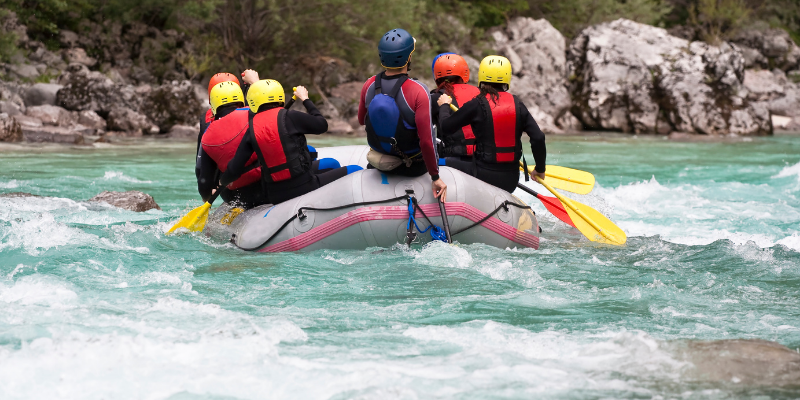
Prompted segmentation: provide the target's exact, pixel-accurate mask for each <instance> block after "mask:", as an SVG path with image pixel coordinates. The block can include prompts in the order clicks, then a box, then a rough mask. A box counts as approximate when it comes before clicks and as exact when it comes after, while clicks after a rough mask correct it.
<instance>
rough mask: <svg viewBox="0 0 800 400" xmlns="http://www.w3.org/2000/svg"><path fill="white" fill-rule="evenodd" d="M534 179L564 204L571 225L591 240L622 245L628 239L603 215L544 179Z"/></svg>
mask: <svg viewBox="0 0 800 400" xmlns="http://www.w3.org/2000/svg"><path fill="white" fill-rule="evenodd" d="M536 181H537V182H539V183H540V184H541V185H542V186H544V187H545V188H547V190H549V191H550V193H552V194H553V195H554V196H556V197H557V198H558V200H560V201H561V203H562V204H563V205H564V206H566V208H565V210H566V211H567V215H568V216H569V218H570V219H571V220H572V222H573V224H572V226H574V227H576V228H578V230H579V231H580V232H581V233H582V234H583V236H586V238H588V239H589V240H591V241H593V242H600V243H606V244H612V245H615V246H622V245H624V244H625V242H627V241H628V236H627V235H625V232H623V231H622V229H620V228H619V227H618V226H617V225H615V224H614V223H613V222H611V220H609V219H608V218H606V216H605V215H603V214H600V212H599V211H597V210H595V209H594V208H591V207H589V206H587V205H585V204H581V203H579V202H577V201H575V200H571V199H569V198H566V197H564V196H562V195H560V194H558V192H556V191H555V189H553V187H552V186H550V185H549V184H547V183H546V182H545V181H544V180H542V179H541V178H539V177H538V176H537V177H536Z"/></svg>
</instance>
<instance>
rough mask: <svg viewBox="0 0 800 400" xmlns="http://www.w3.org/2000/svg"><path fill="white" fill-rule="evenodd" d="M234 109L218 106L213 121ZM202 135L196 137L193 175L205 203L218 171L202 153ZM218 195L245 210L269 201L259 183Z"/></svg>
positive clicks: (215, 183)
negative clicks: (196, 144)
mask: <svg viewBox="0 0 800 400" xmlns="http://www.w3.org/2000/svg"><path fill="white" fill-rule="evenodd" d="M236 108H237V105H235V104H230V105H224V106H220V107H219V108H218V109H217V114H216V115H215V116H214V120H215V121H216V120H218V119H220V118H224V117H226V116H227V115H229V114H230V113H232V112H234V111H236ZM202 133H205V129H203V130H202V131H201V135H200V136H199V137H198V148H197V163H196V165H195V174H196V175H197V191H198V192H199V193H200V196H201V197H202V198H203V201H207V200H208V199H209V198H210V197H211V192H212V190H214V189H216V187H217V183H218V182H219V173H220V171H219V168H218V167H217V163H216V161H214V159H213V158H211V157H210V156H209V155H208V154H206V153H205V152H204V151H203V146H202V144H201V142H202V138H203V136H202ZM226 186H227V184H226ZM219 195H220V197H222V200H223V201H225V202H226V203H231V204H235V205H236V206H239V207H242V208H245V209H248V208H253V207H256V206H260V205H262V204H266V203H267V202H268V201H269V200H268V197H267V195H266V194H265V193H264V189H263V187H262V185H261V184H260V183H255V184H250V185H247V186H245V187H241V188H238V189H236V190H230V189H227V188H224V189H222V192H221V193H220V194H219Z"/></svg>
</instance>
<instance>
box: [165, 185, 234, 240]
mask: <svg viewBox="0 0 800 400" xmlns="http://www.w3.org/2000/svg"><path fill="white" fill-rule="evenodd" d="M220 192H222V190H220V188H219V187H217V190H216V192H215V193H214V194H212V195H211V197H210V198H209V199H208V201H207V202H205V204H203V205H202V206H200V207H197V208H195V209H194V210H192V211H189V213H188V214H186V215H184V216H183V218H181V219H180V220H179V221H178V222H177V223H176V224H175V225H173V226H172V228H170V229H169V230H168V231H167V235H170V234H172V233H173V232H175V231H176V230H178V229H180V228H186V229H188V230H189V231H190V232H200V231H202V230H203V228H204V227H205V226H206V221H207V220H208V210H209V209H211V204H213V203H214V200H216V199H217V197H218V196H219V194H220Z"/></svg>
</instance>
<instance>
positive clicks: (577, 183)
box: [520, 164, 594, 194]
mask: <svg viewBox="0 0 800 400" xmlns="http://www.w3.org/2000/svg"><path fill="white" fill-rule="evenodd" d="M533 168H534V167H533V166H529V167H528V172H529V173H531V174H533V172H534V170H533ZM521 170H522V165H521V164H520V171H521ZM544 176H546V177H547V183H549V184H550V186H552V187H554V188H556V189H561V190H566V191H568V192H572V193H577V194H589V193H590V192H591V191H592V189H594V175H592V174H591V173H589V172H586V171H581V170H577V169H572V168H566V167H559V166H558V165H548V166H547V169H546V170H545V173H544Z"/></svg>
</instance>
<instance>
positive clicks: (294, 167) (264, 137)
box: [248, 107, 311, 183]
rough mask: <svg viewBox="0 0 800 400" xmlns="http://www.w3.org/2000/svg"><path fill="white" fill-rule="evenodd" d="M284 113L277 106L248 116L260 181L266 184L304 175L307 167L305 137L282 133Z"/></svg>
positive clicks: (283, 130) (284, 126) (308, 162)
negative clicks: (259, 169)
mask: <svg viewBox="0 0 800 400" xmlns="http://www.w3.org/2000/svg"><path fill="white" fill-rule="evenodd" d="M287 112H288V110H286V109H284V108H283V107H277V108H272V109H269V110H266V111H262V112H260V113H258V114H253V113H250V128H249V132H248V134H249V135H250V137H251V138H252V139H253V140H255V144H256V146H254V147H255V152H256V155H257V156H258V161H259V163H260V164H261V167H262V168H261V178H262V179H263V180H264V182H266V183H276V182H281V181H286V180H289V179H292V178H295V177H298V176H301V175H304V174H306V173H307V172H308V171H309V169H310V168H311V155H310V154H309V153H308V147H307V144H306V138H305V136H303V135H289V134H287V132H286V113H287Z"/></svg>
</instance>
